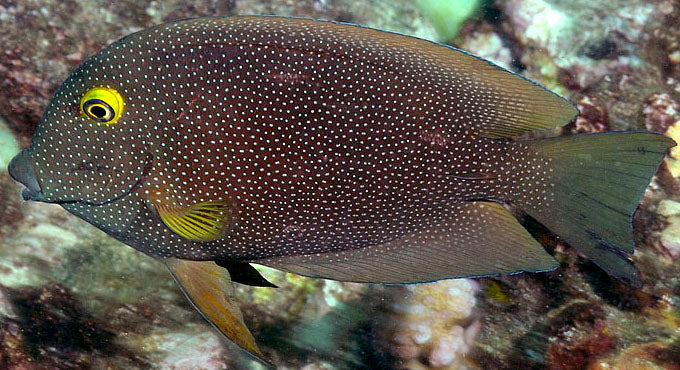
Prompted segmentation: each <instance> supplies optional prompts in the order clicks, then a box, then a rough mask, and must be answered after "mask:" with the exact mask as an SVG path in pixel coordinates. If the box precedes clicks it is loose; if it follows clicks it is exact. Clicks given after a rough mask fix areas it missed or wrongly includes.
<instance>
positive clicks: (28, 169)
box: [7, 152, 45, 201]
mask: <svg viewBox="0 0 680 370" xmlns="http://www.w3.org/2000/svg"><path fill="white" fill-rule="evenodd" d="M7 171H8V172H9V175H10V177H12V179H13V180H14V181H15V182H16V183H17V184H19V186H21V188H22V191H21V197H22V198H24V200H36V201H44V198H45V197H44V195H43V193H42V187H41V186H40V182H39V181H38V176H37V175H36V173H35V168H34V167H33V166H32V165H31V163H30V162H29V161H28V160H27V159H26V154H25V152H22V153H19V154H18V155H17V156H16V157H14V158H12V161H10V162H9V166H8V167H7Z"/></svg>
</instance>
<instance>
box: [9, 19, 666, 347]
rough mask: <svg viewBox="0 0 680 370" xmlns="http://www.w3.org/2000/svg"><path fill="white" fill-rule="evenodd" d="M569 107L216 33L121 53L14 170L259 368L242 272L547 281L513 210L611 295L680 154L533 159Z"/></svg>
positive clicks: (275, 29)
mask: <svg viewBox="0 0 680 370" xmlns="http://www.w3.org/2000/svg"><path fill="white" fill-rule="evenodd" d="M577 113H578V112H577V110H576V108H575V107H574V106H573V105H572V104H571V103H569V101H567V100H566V99H564V98H562V97H560V96H558V95H556V94H554V93H552V92H550V91H548V90H547V89H545V88H543V87H542V86H540V85H538V84H536V83H534V82H532V81H529V80H527V79H525V78H523V77H521V76H518V75H516V74H513V73H511V72H508V71H507V70H504V69H503V68H500V67H498V66H496V65H494V64H493V63H491V62H489V61H486V60H484V59H481V58H478V57H476V56H473V55H471V54H468V53H466V52H464V51H462V50H459V49H455V48H452V47H448V46H445V45H441V44H437V43H433V42H430V41H426V40H421V39H418V38H414V37H409V36H404V35H400V34H395V33H389V32H383V31H378V30H374V29H370V28H365V27H359V26H355V25H349V24H342V23H335V22H328V21H313V20H307V19H291V18H281V17H252V16H250V17H231V18H219V17H215V18H202V19H192V20H184V21H179V22H174V23H168V24H162V25H159V26H155V27H152V28H149V29H146V30H143V31H140V32H137V33H135V34H132V35H129V36H127V37H124V38H122V39H121V40H119V41H117V42H115V43H113V44H111V45H110V46H108V47H107V48H105V49H104V50H102V51H100V52H99V53H97V54H95V55H94V56H92V57H90V58H89V59H87V60H86V61H85V62H83V64H82V65H80V66H79V67H78V68H77V69H76V70H75V71H74V72H73V73H72V74H71V76H70V77H69V78H68V79H67V80H66V81H65V82H64V83H63V85H62V86H61V87H60V88H59V90H58V91H57V93H56V94H55V96H54V98H53V99H52V101H51V102H50V104H49V106H48V107H47V109H46V112H45V114H44V116H43V117H42V119H41V121H40V123H39V125H38V128H37V131H36V133H35V136H34V137H33V139H32V142H31V145H30V146H29V147H28V148H26V149H24V150H23V151H22V152H21V153H20V154H18V155H17V156H16V157H15V158H14V159H13V160H12V162H11V164H10V166H9V172H10V174H11V176H12V177H13V178H14V179H15V180H17V181H19V182H21V183H22V184H23V185H24V186H25V189H24V190H23V193H22V194H23V197H24V199H26V200H34V201H41V202H49V203H57V204H60V205H61V206H63V207H64V208H65V209H67V210H68V211H69V212H72V213H73V214H75V215H77V216H79V217H81V218H83V219H84V220H86V221H88V222H89V223H91V224H93V225H94V226H96V227H98V228H100V229H102V230H104V231H105V232H107V233H108V234H109V235H111V236H112V237H114V238H116V239H118V240H120V241H122V242H123V243H126V244H128V245H129V246H131V247H133V248H135V249H138V250H140V251H142V252H144V253H146V254H148V255H150V256H154V257H156V258H158V259H160V260H162V261H163V262H164V263H165V264H166V265H167V266H168V268H169V270H170V271H171V273H172V275H173V276H174V277H175V279H176V280H177V281H178V282H179V284H180V285H181V286H182V289H183V291H184V292H185V293H186V295H187V296H188V298H189V299H190V300H191V301H192V302H193V303H194V304H195V306H196V307H197V308H198V310H200V311H201V313H202V314H203V315H204V317H206V318H207V319H208V320H209V321H210V322H211V323H212V324H213V325H214V326H215V327H217V328H218V329H219V330H220V331H221V332H222V333H224V334H225V335H226V336H227V337H228V338H230V339H231V340H233V341H234V342H236V343H237V344H238V345H240V346H241V347H243V348H245V349H246V350H248V351H249V352H250V353H252V354H254V355H256V356H258V357H262V353H261V352H260V350H259V349H258V347H257V345H256V344H255V341H254V339H253V337H252V335H251V334H250V332H249V331H248V329H247V328H246V327H245V325H244V323H243V320H242V317H241V313H240V311H239V309H238V307H237V306H236V305H234V304H233V303H232V299H231V292H232V290H231V289H232V288H231V281H235V282H239V283H244V284H251V285H258V286H271V284H270V283H269V282H267V281H266V280H265V279H264V278H263V277H262V276H260V275H259V273H258V272H257V271H256V270H255V269H254V268H253V267H252V266H251V265H250V264H249V263H258V264H262V265H266V266H271V267H274V268H277V269H280V270H283V271H288V272H293V273H297V274H302V275H305V276H312V277H320V278H327V279H336V280H343V281H354V282H374V283H416V282H427V281H434V280H439V279H448V278H457V277H476V276H489V275H500V274H514V273H518V272H525V271H528V272H539V271H549V270H553V269H555V268H556V267H557V266H558V264H557V262H556V261H555V260H554V259H553V258H552V257H551V256H550V255H549V254H548V253H546V252H545V251H544V249H543V248H542V246H541V245H540V244H539V243H538V242H537V241H536V240H534V239H533V238H532V237H531V235H530V234H529V233H528V232H527V231H526V230H525V229H524V228H523V227H522V226H521V225H520V223H519V222H518V221H517V220H516V219H515V218H514V217H513V216H512V214H511V213H510V212H509V211H508V210H507V208H506V207H514V208H516V209H519V210H522V211H523V212H526V213H528V214H529V215H531V216H532V217H534V218H535V219H536V220H538V221H539V222H541V223H542V224H543V225H545V226H546V227H547V228H548V229H550V230H552V231H553V232H554V233H555V234H557V235H558V236H560V237H561V238H563V239H564V240H565V241H566V242H567V243H569V244H570V245H571V246H573V247H575V248H577V249H578V250H579V251H580V252H581V253H583V254H584V255H585V256H587V257H589V258H590V259H592V260H593V261H594V262H595V263H596V264H597V265H599V266H600V267H601V268H603V269H604V270H606V271H607V272H608V273H610V274H611V275H613V276H614V277H616V278H618V279H621V280H624V281H626V282H628V283H630V284H632V285H634V286H640V285H641V278H640V276H639V273H638V271H637V270H636V269H635V267H634V265H633V263H632V261H631V260H630V259H629V256H630V254H631V253H632V252H633V240H632V235H631V216H632V214H633V212H634V211H635V209H636V207H637V205H638V202H639V199H640V197H641V195H642V193H643V192H644V190H645V188H646V187H647V185H648V184H649V182H650V179H651V177H652V176H653V174H654V172H655V171H656V169H657V167H658V165H659V163H660V161H661V160H662V158H663V156H664V153H666V152H667V150H668V149H669V148H670V147H671V146H673V145H675V143H674V142H673V141H672V140H670V139H668V138H666V137H664V136H662V135H659V134H655V133H650V132H643V131H639V132H617V133H606V134H590V135H575V136H568V137H555V138H548V139H540V140H539V139H537V140H531V139H526V137H528V136H527V135H523V134H525V133H527V132H530V131H533V130H541V129H549V128H555V127H559V126H562V125H565V124H566V123H568V122H570V121H571V120H572V119H573V118H574V117H575V116H576V114H577Z"/></svg>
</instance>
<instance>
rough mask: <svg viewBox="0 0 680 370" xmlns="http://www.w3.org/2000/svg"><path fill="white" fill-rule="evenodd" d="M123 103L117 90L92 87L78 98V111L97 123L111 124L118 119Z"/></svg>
mask: <svg viewBox="0 0 680 370" xmlns="http://www.w3.org/2000/svg"><path fill="white" fill-rule="evenodd" d="M124 105H125V103H124V101H123V97H122V96H120V94H119V93H118V91H116V90H114V89H111V88H108V87H94V88H92V89H90V90H88V91H87V92H86V93H85V95H83V97H82V98H81V99H80V111H81V112H82V114H84V115H85V116H86V117H89V118H91V119H93V120H95V121H97V122H99V123H104V124H107V125H111V124H114V123H116V121H118V118H120V116H121V114H122V113H123V107H124Z"/></svg>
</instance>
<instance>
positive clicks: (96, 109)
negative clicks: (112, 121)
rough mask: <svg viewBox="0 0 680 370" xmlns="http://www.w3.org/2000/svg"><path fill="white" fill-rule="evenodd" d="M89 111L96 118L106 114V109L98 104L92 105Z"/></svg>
mask: <svg viewBox="0 0 680 370" xmlns="http://www.w3.org/2000/svg"><path fill="white" fill-rule="evenodd" d="M90 113H92V115H93V116H95V117H97V118H104V116H106V109H104V107H100V106H94V107H92V108H90Z"/></svg>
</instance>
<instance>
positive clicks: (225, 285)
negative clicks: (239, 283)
mask: <svg viewBox="0 0 680 370" xmlns="http://www.w3.org/2000/svg"><path fill="white" fill-rule="evenodd" d="M163 262H165V265H166V266H167V267H168V269H169V270H170V273H171V274H172V276H173V277H174V278H175V280H176V281H177V283H178V284H179V286H180V287H181V288H182V291H183V292H184V294H185V295H186V297H187V298H188V299H189V301H190V302H191V303H192V304H193V305H194V307H196V309H197V310H198V311H199V312H200V313H201V315H203V317H204V318H205V319H206V320H208V322H210V324H212V325H213V326H214V327H215V328H217V329H218V330H219V331H220V332H221V333H222V334H224V336H226V337H227V338H228V339H229V340H231V341H232V342H234V343H236V344H237V345H238V346H239V347H241V348H243V349H245V350H246V351H248V353H250V354H251V355H253V356H255V357H256V358H257V359H259V360H260V361H262V362H264V363H267V364H269V363H268V362H267V360H265V359H264V355H263V354H262V352H261V351H260V349H259V348H258V346H257V344H256V343H255V338H254V337H253V335H252V334H251V333H250V330H248V328H247V327H246V325H245V323H244V322H243V316H242V314H241V310H240V309H239V307H238V306H237V305H236V303H234V287H233V286H232V283H231V279H230V277H229V273H228V272H227V270H226V269H224V268H222V267H220V266H218V265H217V264H215V263H214V262H212V261H189V260H181V259H177V258H166V259H164V260H163Z"/></svg>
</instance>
